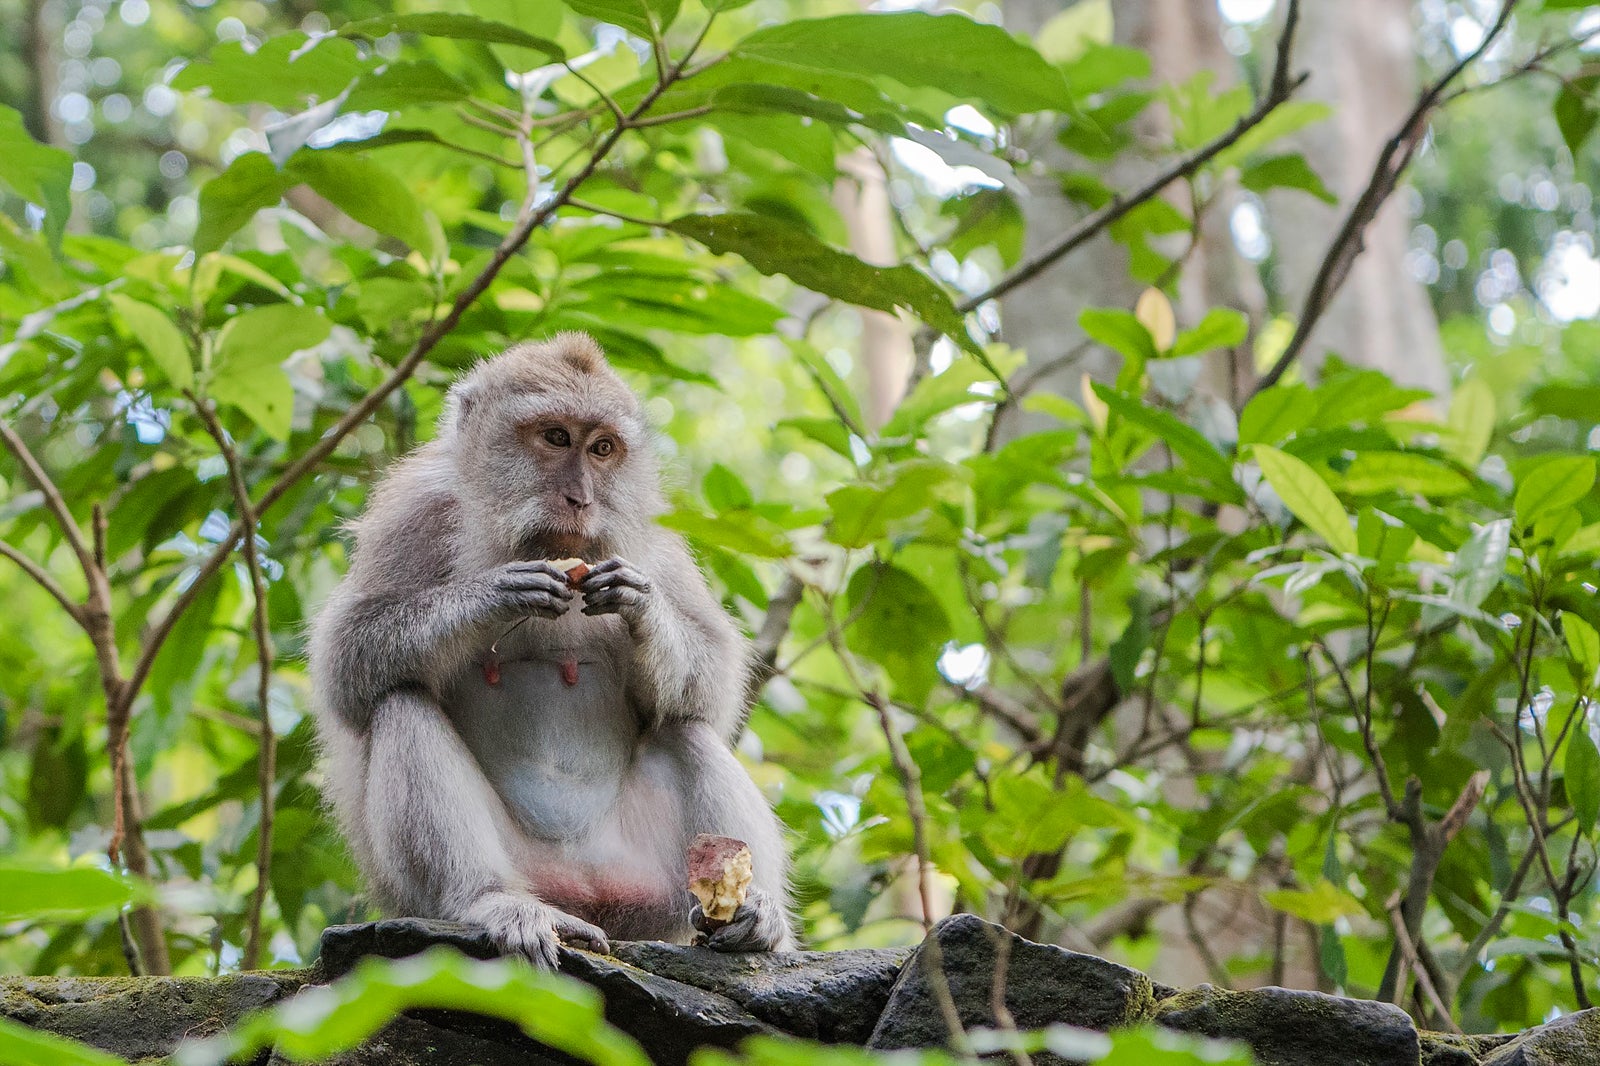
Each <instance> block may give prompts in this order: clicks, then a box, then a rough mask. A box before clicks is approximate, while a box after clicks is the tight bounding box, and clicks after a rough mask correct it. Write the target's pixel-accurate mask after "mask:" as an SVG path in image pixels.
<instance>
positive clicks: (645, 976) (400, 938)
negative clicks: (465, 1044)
mask: <svg viewBox="0 0 1600 1066" xmlns="http://www.w3.org/2000/svg"><path fill="white" fill-rule="evenodd" d="M439 944H443V945H445V946H448V947H452V948H455V949H456V950H458V951H461V952H462V953H463V954H466V955H470V956H472V957H473V958H480V959H484V958H493V957H495V956H496V955H497V954H498V952H497V951H496V950H495V947H494V945H493V944H492V943H491V942H490V941H489V938H488V936H487V935H486V934H485V933H484V932H483V930H481V929H479V928H477V927H475V926H468V925H461V924H459V923H456V922H438V921H432V920H427V919H422V918H391V919H387V920H385V921H380V922H366V923H363V924H360V925H341V926H333V927H331V928H329V929H328V930H327V931H326V932H324V933H323V934H322V955H321V959H320V960H319V967H320V973H321V974H322V975H323V976H325V977H326V978H328V979H332V978H334V977H338V976H340V975H342V974H344V973H348V972H349V971H350V969H351V968H352V967H353V966H354V965H355V964H356V963H357V962H358V961H360V960H361V959H362V958H364V957H367V956H375V957H380V958H391V959H397V958H405V957H407V956H409V955H415V954H417V953H418V952H420V951H424V950H426V949H427V948H430V947H433V946H435V945H439ZM618 946H619V948H620V945H618ZM663 946H665V945H663ZM561 972H562V973H564V974H566V975H567V976H569V977H576V978H578V979H579V980H580V981H584V982H586V983H587V984H590V985H593V986H594V987H595V988H597V989H599V990H600V993H601V994H602V995H603V996H604V997H605V1004H606V1007H605V1010H606V1020H607V1021H609V1022H610V1023H611V1024H612V1025H615V1026H616V1027H617V1028H618V1029H621V1030H622V1031H623V1032H625V1033H627V1034H628V1035H629V1036H631V1037H633V1038H634V1039H635V1040H637V1041H639V1043H640V1044H641V1045H643V1046H644V1047H645V1048H646V1049H648V1051H649V1054H650V1057H651V1059H652V1060H653V1061H655V1062H657V1063H665V1064H676V1063H682V1062H686V1061H688V1058H689V1055H690V1053H691V1052H693V1051H694V1049H695V1048H697V1047H705V1046H708V1045H709V1046H713V1047H732V1046H734V1045H735V1044H737V1043H738V1042H739V1041H741V1040H743V1039H744V1038H745V1037H747V1036H755V1035H759V1034H770V1033H774V1032H776V1030H774V1029H773V1028H771V1027H770V1026H768V1025H766V1024H764V1023H763V1022H762V1021H760V1020H759V1019H757V1018H756V1017H755V1016H754V1015H752V1014H750V1013H748V1012H747V1011H745V1010H744V1009H743V1008H742V1007H740V1006H739V1004H738V1003H736V1002H735V1001H734V1000H733V999H731V998H729V997H727V996H723V995H719V994H717V993H716V992H713V991H708V990H706V989H705V988H700V987H696V986H695V985H692V984H685V983H683V982H680V981H676V980H672V979H670V978H667V977H662V976H657V975H656V974H653V973H650V972H649V971H647V970H643V969H640V968H639V967H636V966H632V965H629V964H628V963H626V962H622V961H619V960H618V959H616V958H613V957H610V956H604V955H595V954H593V953H591V952H587V951H578V950H574V949H572V948H565V947H564V948H562V949H561ZM438 1014H439V1016H441V1017H443V1018H445V1020H446V1022H447V1023H448V1024H450V1025H452V1027H455V1028H459V1027H460V1026H461V1024H462V1022H461V1021H460V1019H459V1017H455V1018H452V1017H451V1016H450V1015H449V1014H448V1013H447V1012H438ZM488 1031H489V1032H490V1033H493V1034H498V1039H501V1040H503V1041H507V1042H511V1043H513V1044H515V1043H517V1042H518V1041H519V1040H522V1039H524V1038H522V1037H521V1035H520V1033H518V1032H517V1031H515V1030H514V1029H512V1028H511V1027H509V1026H505V1025H504V1023H494V1024H493V1025H492V1026H491V1028H490V1029H489V1030H488ZM540 1053H541V1054H545V1055H549V1054H551V1052H550V1051H549V1050H548V1049H541V1051H540Z"/></svg>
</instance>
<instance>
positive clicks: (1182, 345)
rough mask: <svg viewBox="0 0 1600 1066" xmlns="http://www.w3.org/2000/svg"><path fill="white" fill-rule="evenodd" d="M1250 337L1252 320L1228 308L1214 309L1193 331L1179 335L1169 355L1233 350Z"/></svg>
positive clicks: (1179, 355)
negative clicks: (1222, 349) (1225, 349)
mask: <svg viewBox="0 0 1600 1066" xmlns="http://www.w3.org/2000/svg"><path fill="white" fill-rule="evenodd" d="M1249 335H1250V320H1249V319H1248V318H1246V317H1245V316H1244V315H1243V314H1242V313H1241V312H1239V311H1235V310H1233V309H1232V308H1228V307H1213V308H1212V309H1211V310H1209V311H1207V312H1206V317H1205V318H1202V319H1201V320H1200V324H1199V325H1197V326H1195V327H1194V328H1193V329H1186V330H1184V331H1183V332H1182V333H1179V334H1178V336H1177V339H1176V340H1175V341H1174V342H1173V344H1172V351H1170V352H1168V353H1167V354H1168V355H1169V356H1171V357H1172V358H1175V359H1176V358H1180V357H1182V356H1185V355H1194V354H1196V353H1198V352H1209V351H1211V350H1212V349H1213V348H1232V347H1234V346H1235V345H1239V344H1243V343H1244V342H1245V338H1246V337H1248V336H1249Z"/></svg>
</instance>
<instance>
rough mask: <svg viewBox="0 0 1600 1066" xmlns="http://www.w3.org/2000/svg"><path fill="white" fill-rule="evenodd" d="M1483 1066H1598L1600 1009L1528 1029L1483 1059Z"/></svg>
mask: <svg viewBox="0 0 1600 1066" xmlns="http://www.w3.org/2000/svg"><path fill="white" fill-rule="evenodd" d="M1483 1066H1600V1008H1591V1009H1589V1010H1581V1011H1578V1012H1577V1013H1576V1014H1568V1015H1565V1016H1563V1017H1560V1018H1557V1019H1556V1020H1555V1021H1553V1022H1547V1023H1545V1024H1544V1025H1541V1026H1538V1027H1536V1028H1533V1029H1529V1030H1528V1031H1527V1032H1525V1033H1523V1034H1522V1035H1521V1036H1518V1037H1516V1038H1514V1039H1512V1040H1511V1041H1509V1042H1507V1043H1505V1044H1503V1045H1501V1047H1500V1048H1498V1049H1497V1050H1496V1051H1494V1052H1493V1053H1491V1054H1490V1055H1488V1056H1487V1057H1486V1058H1484V1060H1483Z"/></svg>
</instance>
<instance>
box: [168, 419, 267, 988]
mask: <svg viewBox="0 0 1600 1066" xmlns="http://www.w3.org/2000/svg"><path fill="white" fill-rule="evenodd" d="M189 401H190V402H191V403H193V404H194V409H195V413H196V414H198V415H199V416H200V421H201V422H203V423H204V424H205V427H206V432H207V433H209V434H211V439H212V440H214V441H216V443H217V448H218V450H220V451H221V452H222V458H223V461H224V462H225V463H226V464H227V467H228V483H229V485H230V487H231V488H232V490H233V502H234V504H235V506H237V507H238V508H239V520H240V521H241V522H243V523H244V525H245V527H246V529H247V530H248V532H247V535H246V536H245V538H244V563H245V569H246V570H247V571H249V574H250V587H251V592H252V594H253V598H254V600H255V603H254V610H253V611H252V619H253V629H254V634H255V640H256V672H257V675H258V677H257V681H256V702H257V704H258V705H259V707H260V709H261V719H260V722H259V731H258V732H257V734H256V741H257V744H258V748H257V751H256V788H257V791H259V792H260V793H261V812H260V815H259V817H258V819H257V822H256V887H255V890H254V891H253V892H251V894H250V909H249V912H248V915H247V917H246V929H247V933H246V936H245V946H244V957H243V958H242V959H241V960H240V969H244V970H254V969H257V968H258V967H259V966H260V965H261V912H262V910H263V909H264V908H265V907H266V903H267V887H268V885H269V884H270V883H271V877H272V826H273V820H274V814H275V813H276V808H277V798H276V795H275V785H276V782H277V777H278V737H277V734H276V733H275V732H273V729H272V714H271V711H270V707H269V703H270V696H271V690H272V661H273V649H272V630H271V622H270V620H269V618H268V615H267V579H266V575H265V574H263V573H262V569H261V553H260V550H259V548H258V547H257V545H256V531H257V529H258V528H259V527H260V520H259V518H258V517H257V515H256V509H255V507H254V506H253V505H252V504H251V503H250V487H249V486H248V485H247V484H246V483H245V480H244V471H243V469H242V468H241V467H240V465H239V452H238V449H236V448H235V447H234V446H233V442H232V441H231V440H230V439H229V437H228V434H227V431H226V430H224V429H223V428H222V423H221V422H220V421H219V420H218V419H217V413H216V411H214V410H213V409H212V407H211V405H210V404H209V403H208V402H206V401H204V400H202V399H200V398H199V397H197V396H195V395H194V394H193V393H190V394H189Z"/></svg>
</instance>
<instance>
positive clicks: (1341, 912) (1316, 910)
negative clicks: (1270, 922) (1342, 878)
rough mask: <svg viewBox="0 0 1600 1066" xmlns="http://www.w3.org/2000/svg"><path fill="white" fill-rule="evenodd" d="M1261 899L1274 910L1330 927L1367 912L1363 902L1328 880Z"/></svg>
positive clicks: (1270, 893) (1265, 894)
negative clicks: (1340, 920)
mask: <svg viewBox="0 0 1600 1066" xmlns="http://www.w3.org/2000/svg"><path fill="white" fill-rule="evenodd" d="M1261 899H1262V901H1263V902H1265V903H1266V905H1267V906H1269V907H1271V908H1272V909H1273V910H1276V911H1282V912H1283V913H1285V914H1288V915H1292V916H1293V917H1296V918H1299V919H1301V920H1303V921H1307V922H1310V923H1311V924H1312V925H1330V924H1332V923H1333V922H1334V921H1337V920H1338V919H1340V918H1354V917H1356V916H1358V915H1362V914H1365V913H1366V908H1365V907H1363V906H1362V905H1361V901H1360V900H1358V899H1356V898H1355V897H1354V896H1352V895H1351V894H1350V893H1349V892H1347V891H1345V890H1344V889H1342V888H1340V887H1338V886H1337V885H1334V884H1332V883H1331V882H1328V881H1318V882H1317V883H1316V884H1315V885H1313V886H1312V887H1311V888H1309V889H1292V888H1280V889H1270V890H1268V891H1266V892H1263V893H1261Z"/></svg>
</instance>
